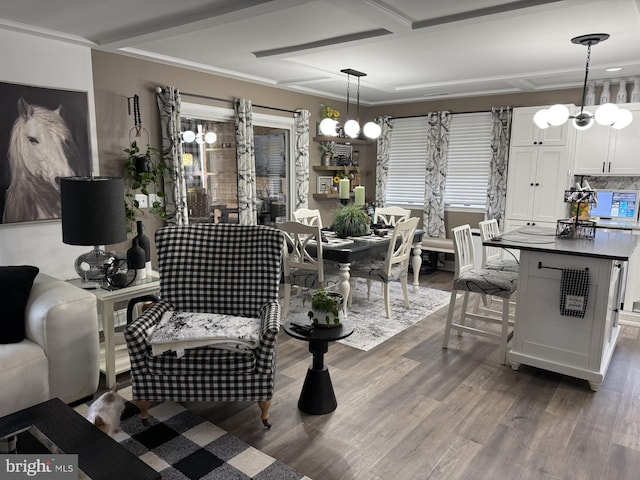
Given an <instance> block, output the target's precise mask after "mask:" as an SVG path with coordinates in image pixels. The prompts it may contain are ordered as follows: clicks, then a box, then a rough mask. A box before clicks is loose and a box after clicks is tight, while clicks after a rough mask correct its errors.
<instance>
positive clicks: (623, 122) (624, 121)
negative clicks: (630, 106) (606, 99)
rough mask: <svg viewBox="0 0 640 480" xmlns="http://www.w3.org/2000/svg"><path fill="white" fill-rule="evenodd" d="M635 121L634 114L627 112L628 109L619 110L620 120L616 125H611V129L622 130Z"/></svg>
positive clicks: (617, 120)
mask: <svg viewBox="0 0 640 480" xmlns="http://www.w3.org/2000/svg"><path fill="white" fill-rule="evenodd" d="M632 120H633V114H632V113H631V112H630V111H629V110H627V109H626V108H620V109H619V110H618V118H617V119H616V121H615V123H614V124H613V125H611V128H615V129H616V130H620V129H622V128H624V127H626V126H627V125H629V124H630V123H631V121H632Z"/></svg>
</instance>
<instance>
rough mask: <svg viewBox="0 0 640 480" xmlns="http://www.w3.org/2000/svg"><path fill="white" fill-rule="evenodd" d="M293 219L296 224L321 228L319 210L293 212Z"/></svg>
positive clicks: (306, 209)
mask: <svg viewBox="0 0 640 480" xmlns="http://www.w3.org/2000/svg"><path fill="white" fill-rule="evenodd" d="M293 218H295V219H296V222H300V223H304V224H305V225H318V226H319V227H320V228H322V217H320V210H318V209H311V208H299V209H297V210H296V211H295V212H293Z"/></svg>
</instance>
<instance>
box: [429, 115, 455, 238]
mask: <svg viewBox="0 0 640 480" xmlns="http://www.w3.org/2000/svg"><path fill="white" fill-rule="evenodd" d="M427 122H428V131H427V138H428V144H427V174H426V176H425V192H424V212H423V215H422V223H423V225H424V229H425V231H426V233H427V235H428V236H429V237H437V238H446V236H447V231H446V229H445V226H444V186H445V181H446V177H447V153H448V152H449V126H450V125H451V113H450V112H446V111H445V112H431V113H429V114H427Z"/></svg>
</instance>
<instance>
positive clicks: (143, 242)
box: [135, 220, 151, 273]
mask: <svg viewBox="0 0 640 480" xmlns="http://www.w3.org/2000/svg"><path fill="white" fill-rule="evenodd" d="M136 227H137V229H138V235H136V237H135V238H136V239H137V240H138V245H140V247H142V249H143V250H144V262H145V264H144V269H145V270H146V271H147V273H151V241H150V240H149V237H147V236H146V235H145V233H144V230H143V225H142V221H141V220H137V221H136Z"/></svg>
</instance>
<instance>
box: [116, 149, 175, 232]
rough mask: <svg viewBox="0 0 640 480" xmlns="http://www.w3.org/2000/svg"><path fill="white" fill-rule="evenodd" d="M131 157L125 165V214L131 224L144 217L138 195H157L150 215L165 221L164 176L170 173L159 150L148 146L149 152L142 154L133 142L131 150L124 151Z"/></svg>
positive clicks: (150, 206)
mask: <svg viewBox="0 0 640 480" xmlns="http://www.w3.org/2000/svg"><path fill="white" fill-rule="evenodd" d="M124 151H125V153H127V154H128V155H129V157H128V158H127V160H126V162H125V164H124V174H125V183H126V186H127V189H126V191H125V194H124V203H125V212H126V215H127V221H128V222H129V224H131V223H133V222H135V221H136V218H137V216H138V215H144V212H143V211H142V209H141V208H140V202H138V200H136V193H141V194H143V195H149V194H150V193H155V195H156V196H157V197H158V198H157V199H156V200H155V201H154V202H152V203H151V205H149V213H151V214H152V215H156V216H157V217H158V218H161V219H163V220H164V219H165V218H166V214H165V210H164V207H163V202H162V201H161V199H162V198H164V196H165V193H164V191H163V189H162V184H163V178H164V174H165V173H166V172H167V171H168V169H167V166H166V165H165V164H164V162H163V161H162V157H161V156H160V153H159V152H158V150H157V149H155V148H153V147H151V146H149V145H147V150H146V152H144V153H141V151H140V147H139V146H138V144H137V143H136V142H135V140H134V141H133V142H131V145H130V146H129V148H125V149H124Z"/></svg>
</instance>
